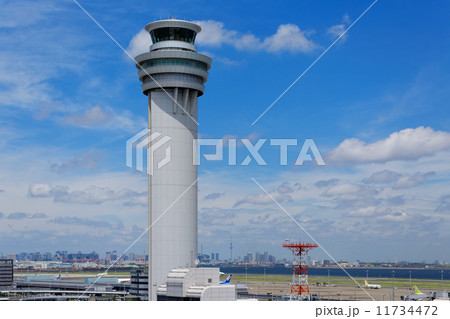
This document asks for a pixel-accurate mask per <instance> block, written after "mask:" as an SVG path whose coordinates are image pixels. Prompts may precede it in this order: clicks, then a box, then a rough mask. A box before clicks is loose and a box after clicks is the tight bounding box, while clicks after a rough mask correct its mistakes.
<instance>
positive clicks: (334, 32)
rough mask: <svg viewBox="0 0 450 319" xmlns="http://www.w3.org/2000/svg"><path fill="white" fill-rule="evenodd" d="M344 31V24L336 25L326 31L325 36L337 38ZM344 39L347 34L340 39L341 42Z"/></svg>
mask: <svg viewBox="0 0 450 319" xmlns="http://www.w3.org/2000/svg"><path fill="white" fill-rule="evenodd" d="M345 29H346V27H345V24H343V23H341V24H336V25H333V26H331V27H329V28H328V29H327V34H329V35H331V36H333V37H335V38H337V37H339V36H340V35H341V34H342V33H343V32H344V31H345ZM346 37H347V34H344V35H343V36H342V38H341V41H342V40H345V38H346Z"/></svg>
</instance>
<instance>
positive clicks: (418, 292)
mask: <svg viewBox="0 0 450 319" xmlns="http://www.w3.org/2000/svg"><path fill="white" fill-rule="evenodd" d="M414 293H416V294H421V292H420V290H419V288H417V286H416V285H414Z"/></svg>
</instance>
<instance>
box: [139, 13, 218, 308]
mask: <svg viewBox="0 0 450 319" xmlns="http://www.w3.org/2000/svg"><path fill="white" fill-rule="evenodd" d="M145 29H146V30H147V31H148V32H149V33H150V36H151V38H152V42H153V44H152V45H151V46H150V51H149V52H148V53H144V54H141V55H139V56H137V57H136V63H137V64H136V67H137V68H138V69H139V72H138V75H139V80H140V81H141V82H142V91H143V93H144V94H146V95H147V96H148V112H149V118H148V127H149V129H150V130H151V132H152V133H154V132H158V133H161V136H162V137H164V136H168V137H170V138H171V140H170V141H169V142H168V144H167V145H168V147H170V149H169V153H168V148H167V147H159V148H157V149H153V150H152V151H149V153H148V157H149V158H148V160H151V161H152V163H154V165H153V166H154V167H155V169H154V170H153V175H149V184H148V188H149V195H148V196H149V198H148V199H149V200H148V203H149V204H148V205H149V207H148V210H149V225H152V224H153V223H154V225H153V226H152V227H151V228H150V230H149V274H148V275H149V300H156V289H157V287H158V286H159V285H161V284H163V283H164V281H165V279H166V276H167V274H168V273H169V272H170V271H171V270H172V269H173V268H176V267H186V266H187V267H192V266H194V265H195V264H194V261H195V259H196V258H197V184H196V183H195V181H196V179H197V166H195V165H194V163H193V156H194V154H195V156H196V155H197V154H196V153H194V147H193V140H194V139H196V138H197V125H198V124H197V97H199V96H201V95H203V92H204V90H205V87H204V83H205V82H206V80H207V78H208V72H207V71H208V69H209V68H210V67H211V62H212V61H211V59H210V58H209V57H207V56H205V55H201V54H198V53H197V49H196V47H195V46H194V41H195V36H196V35H197V33H198V32H200V30H201V29H200V27H199V26H198V25H196V24H194V23H191V22H187V21H182V20H175V19H170V20H162V21H156V22H152V23H150V24H148V25H147V26H146V27H145ZM156 143H158V140H154V141H153V142H152V145H155V148H156ZM150 149H151V148H149V150H150ZM168 154H169V155H170V160H169V162H168V163H167V164H166V165H164V166H163V167H161V168H157V163H160V162H161V161H162V160H163V159H164V158H166V159H167V155H168ZM193 183H194V185H193V186H192V187H191V188H189V187H190V186H191V185H192V184H193ZM188 188H189V190H188V191H187V192H186V193H185V194H184V195H183V196H182V197H181V198H179V197H180V195H182V194H183V192H185V191H186V190H187V189H188ZM174 202H176V203H175V204H174ZM169 207H170V209H169V210H167V209H168V208H169ZM166 210H167V212H166V213H165V214H164V215H163V216H162V217H161V215H162V214H163V213H164V212H165V211H166Z"/></svg>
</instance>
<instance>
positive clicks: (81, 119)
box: [61, 106, 146, 132]
mask: <svg viewBox="0 0 450 319" xmlns="http://www.w3.org/2000/svg"><path fill="white" fill-rule="evenodd" d="M61 123H62V124H65V125H71V126H76V127H82V128H87V129H107V130H124V131H132V132H134V131H136V130H137V129H140V128H142V127H145V125H146V123H145V120H144V119H143V118H140V117H135V116H134V115H133V114H132V113H131V112H130V111H128V110H124V111H122V112H121V113H117V112H115V111H114V110H113V109H112V108H110V107H100V106H94V107H92V108H89V109H86V110H84V111H83V112H81V113H74V114H69V115H67V116H65V117H64V118H63V119H62V120H61Z"/></svg>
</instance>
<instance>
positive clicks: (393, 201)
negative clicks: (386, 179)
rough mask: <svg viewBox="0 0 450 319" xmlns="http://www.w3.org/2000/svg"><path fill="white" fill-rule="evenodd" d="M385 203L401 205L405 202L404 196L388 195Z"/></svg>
mask: <svg viewBox="0 0 450 319" xmlns="http://www.w3.org/2000/svg"><path fill="white" fill-rule="evenodd" d="M385 201H386V203H387V204H388V205H392V206H395V205H403V204H404V203H405V196H403V195H399V196H394V197H388V198H386V199H385Z"/></svg>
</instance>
